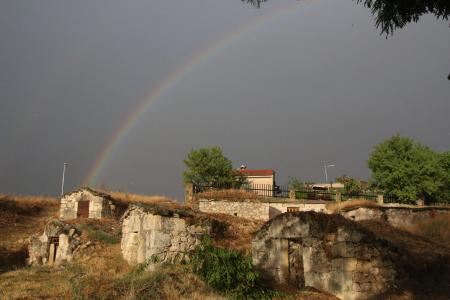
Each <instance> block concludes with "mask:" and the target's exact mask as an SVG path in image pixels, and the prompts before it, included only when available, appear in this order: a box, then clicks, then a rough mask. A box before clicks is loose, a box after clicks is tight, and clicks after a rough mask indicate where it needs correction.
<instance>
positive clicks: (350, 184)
mask: <svg viewBox="0 0 450 300" xmlns="http://www.w3.org/2000/svg"><path fill="white" fill-rule="evenodd" d="M336 181H337V182H340V183H342V184H343V185H344V190H345V191H346V192H348V193H359V192H361V191H362V190H363V184H362V182H361V181H359V180H356V179H355V178H353V177H350V176H347V175H342V176H340V177H337V178H336Z"/></svg>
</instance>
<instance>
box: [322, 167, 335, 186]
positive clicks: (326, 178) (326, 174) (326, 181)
mask: <svg viewBox="0 0 450 300" xmlns="http://www.w3.org/2000/svg"><path fill="white" fill-rule="evenodd" d="M331 167H334V164H329V165H324V166H323V169H324V170H325V183H328V173H327V168H331Z"/></svg>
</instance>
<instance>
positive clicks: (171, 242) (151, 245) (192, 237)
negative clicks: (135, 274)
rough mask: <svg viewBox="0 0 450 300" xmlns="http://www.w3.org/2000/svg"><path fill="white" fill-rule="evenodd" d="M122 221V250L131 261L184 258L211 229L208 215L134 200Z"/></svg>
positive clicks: (133, 262)
mask: <svg viewBox="0 0 450 300" xmlns="http://www.w3.org/2000/svg"><path fill="white" fill-rule="evenodd" d="M122 221H123V223H122V241H121V247H122V254H123V257H124V258H125V260H127V261H128V263H130V264H137V263H143V262H146V261H150V262H151V261H154V262H164V261H172V262H173V261H180V260H183V259H185V258H187V254H188V253H189V252H190V251H192V250H194V249H195V247H196V246H198V245H199V244H200V243H201V238H202V236H203V235H204V234H209V233H210V231H211V222H210V221H209V220H208V219H199V218H197V217H196V216H195V215H194V213H192V212H190V211H188V210H183V209H174V208H167V207H163V206H156V205H146V204H132V205H130V207H129V209H128V210H127V211H126V212H125V214H124V215H123V216H122Z"/></svg>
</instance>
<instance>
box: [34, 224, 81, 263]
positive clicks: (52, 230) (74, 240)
mask: <svg viewBox="0 0 450 300" xmlns="http://www.w3.org/2000/svg"><path fill="white" fill-rule="evenodd" d="M80 235H81V232H80V230H79V229H77V228H76V227H75V226H73V225H68V224H64V223H63V222H61V221H59V220H51V221H50V222H48V223H47V225H46V226H45V229H44V233H43V234H42V235H41V236H36V235H33V236H31V238H30V242H29V245H28V254H29V259H28V264H30V265H60V264H62V263H64V262H66V261H71V260H72V257H73V254H74V252H75V251H76V249H77V248H78V247H79V246H80V244H81V240H80Z"/></svg>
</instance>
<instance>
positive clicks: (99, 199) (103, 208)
mask: <svg viewBox="0 0 450 300" xmlns="http://www.w3.org/2000/svg"><path fill="white" fill-rule="evenodd" d="M79 201H89V216H88V217H89V218H92V219H101V218H104V217H111V216H113V215H114V214H115V210H116V209H117V203H114V201H113V199H112V198H111V197H110V196H109V195H106V194H103V193H99V192H96V191H93V190H91V189H87V188H83V189H80V190H77V191H74V192H72V193H70V194H67V195H65V196H64V197H63V198H62V199H61V207H60V218H61V220H71V219H76V218H77V211H78V202H79Z"/></svg>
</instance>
